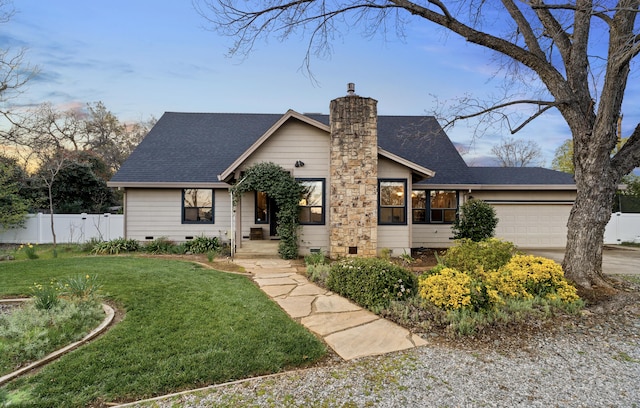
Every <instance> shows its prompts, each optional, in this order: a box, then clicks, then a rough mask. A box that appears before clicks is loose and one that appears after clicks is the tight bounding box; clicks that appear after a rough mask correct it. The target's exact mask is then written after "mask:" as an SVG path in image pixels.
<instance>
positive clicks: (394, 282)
mask: <svg viewBox="0 0 640 408" xmlns="http://www.w3.org/2000/svg"><path fill="white" fill-rule="evenodd" d="M326 284H327V287H328V288H329V289H330V290H332V291H334V292H336V293H338V294H340V295H342V296H345V297H348V298H349V299H351V300H353V301H354V302H356V303H357V304H359V305H360V306H362V307H365V308H367V309H370V310H374V311H376V310H378V309H380V308H384V307H387V306H389V303H390V302H391V301H392V300H400V301H401V300H406V299H409V298H411V297H413V296H414V295H415V294H416V290H417V286H418V285H417V279H416V277H415V276H413V274H412V273H411V271H409V270H407V269H405V268H403V267H402V266H399V265H396V264H393V263H392V262H390V261H387V260H384V259H378V258H349V259H346V260H343V261H340V262H337V263H335V264H333V265H332V266H331V269H330V271H329V276H328V277H327V282H326Z"/></svg>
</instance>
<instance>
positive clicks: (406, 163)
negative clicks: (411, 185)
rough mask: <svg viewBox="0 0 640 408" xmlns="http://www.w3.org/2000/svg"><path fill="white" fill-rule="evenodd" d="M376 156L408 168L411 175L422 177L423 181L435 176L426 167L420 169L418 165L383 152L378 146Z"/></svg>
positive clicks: (434, 173) (385, 151) (433, 172)
mask: <svg viewBox="0 0 640 408" xmlns="http://www.w3.org/2000/svg"><path fill="white" fill-rule="evenodd" d="M378 154H379V155H380V156H383V157H385V158H387V159H389V160H392V161H394V162H396V163H398V164H401V165H403V166H405V167H408V168H409V169H411V171H412V172H413V173H415V174H417V175H419V176H421V177H423V178H424V179H428V178H431V177H433V176H435V175H436V172H435V171H433V170H430V169H428V168H426V167H422V166H420V165H419V164H416V163H414V162H412V161H410V160H407V159H405V158H402V157H400V156H398V155H397V154H393V153H391V152H389V151H387V150H384V149H383V148H381V147H380V146H378Z"/></svg>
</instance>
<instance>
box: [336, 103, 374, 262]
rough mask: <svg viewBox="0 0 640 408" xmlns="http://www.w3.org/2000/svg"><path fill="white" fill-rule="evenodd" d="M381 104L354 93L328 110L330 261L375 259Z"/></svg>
mask: <svg viewBox="0 0 640 408" xmlns="http://www.w3.org/2000/svg"><path fill="white" fill-rule="evenodd" d="M377 103H378V101H376V100H375V99H371V98H363V97H360V96H357V95H355V94H353V93H352V92H351V93H350V94H349V95H347V96H345V97H342V98H337V99H334V100H333V101H331V104H330V109H329V110H330V123H331V147H330V160H331V162H330V179H331V182H330V199H329V223H330V236H329V256H330V257H331V259H337V258H339V257H347V256H350V255H351V256H355V255H357V256H363V257H374V256H376V255H377V241H378V116H377Z"/></svg>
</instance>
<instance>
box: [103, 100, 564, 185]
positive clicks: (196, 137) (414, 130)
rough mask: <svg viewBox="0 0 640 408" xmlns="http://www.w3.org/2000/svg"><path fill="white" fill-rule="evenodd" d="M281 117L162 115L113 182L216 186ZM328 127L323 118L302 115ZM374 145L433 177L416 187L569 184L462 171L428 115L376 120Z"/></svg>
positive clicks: (544, 173)
mask: <svg viewBox="0 0 640 408" xmlns="http://www.w3.org/2000/svg"><path fill="white" fill-rule="evenodd" d="M282 116H283V115H280V114H253V113H248V114H242V113H176V112H167V113H165V114H164V115H162V117H161V118H160V120H158V122H157V123H156V125H155V126H154V127H153V129H151V131H150V132H149V134H148V135H147V136H146V137H145V138H144V140H143V141H142V142H141V143H140V145H139V146H138V147H137V148H136V149H135V150H134V152H133V153H132V154H131V155H130V156H129V158H128V159H127V160H126V161H125V162H124V163H123V165H122V166H121V168H120V170H119V171H118V172H117V173H116V174H115V175H114V176H113V178H112V179H111V182H115V183H172V182H173V183H216V182H218V177H217V176H218V175H219V174H221V173H222V172H223V171H224V170H225V169H227V168H228V167H229V166H230V165H231V164H232V163H233V162H234V161H235V160H236V159H237V158H238V157H239V156H241V155H242V153H244V152H245V151H246V150H247V149H248V148H249V147H250V146H251V145H252V144H253V143H254V142H255V141H256V140H258V139H259V138H260V136H262V135H263V134H264V133H265V132H266V131H267V130H269V128H270V127H271V126H273V125H274V124H275V123H276V122H277V121H278V120H279V119H280V118H282ZM305 116H308V117H309V118H311V119H314V120H316V121H318V122H320V123H323V124H326V125H328V124H329V115H318V114H308V115H305ZM378 144H379V145H380V147H381V148H383V149H385V150H387V151H389V152H391V153H393V154H395V155H397V156H400V157H403V158H405V159H407V160H409V161H411V162H413V163H416V164H418V165H420V166H422V167H426V168H427V169H430V170H434V171H435V172H436V175H435V176H434V177H433V178H431V179H428V180H425V181H424V182H421V183H420V184H424V185H427V186H428V185H433V184H438V185H443V184H444V185H453V184H494V185H495V184H525V185H526V184H573V179H572V177H571V175H567V174H565V173H560V172H556V171H553V170H548V169H542V168H500V167H467V165H466V163H465V162H464V160H463V159H462V157H461V156H460V154H459V153H458V151H457V150H456V148H455V146H454V145H453V143H452V142H451V140H449V138H448V137H447V135H446V134H445V133H444V131H443V130H442V128H441V127H440V125H439V124H438V122H437V120H436V119H435V118H434V117H431V116H379V117H378Z"/></svg>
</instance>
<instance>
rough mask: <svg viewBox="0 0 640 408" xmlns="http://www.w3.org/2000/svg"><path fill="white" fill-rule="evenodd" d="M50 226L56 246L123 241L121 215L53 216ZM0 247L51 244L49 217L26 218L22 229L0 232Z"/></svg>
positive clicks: (36, 215) (33, 216) (51, 235)
mask: <svg viewBox="0 0 640 408" xmlns="http://www.w3.org/2000/svg"><path fill="white" fill-rule="evenodd" d="M53 225H54V229H55V231H56V241H57V242H58V243H74V244H81V243H84V242H87V241H89V240H91V239H92V238H96V239H101V240H104V241H109V240H112V239H116V238H122V237H124V215H122V214H109V213H106V214H54V215H53ZM0 243H4V244H24V243H32V244H51V243H53V234H51V216H50V215H49V214H42V213H38V214H30V215H29V216H28V217H27V220H26V222H25V225H24V227H22V228H10V229H5V230H0Z"/></svg>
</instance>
